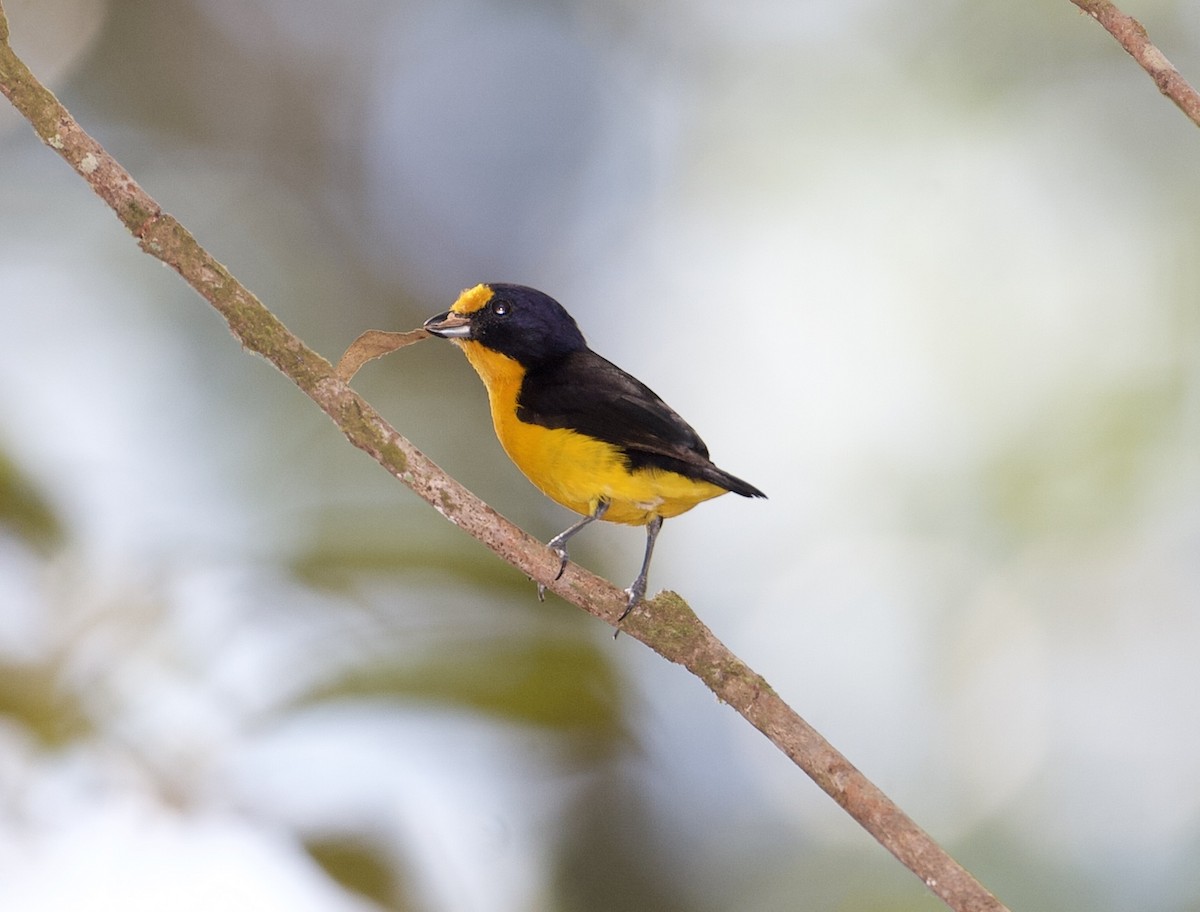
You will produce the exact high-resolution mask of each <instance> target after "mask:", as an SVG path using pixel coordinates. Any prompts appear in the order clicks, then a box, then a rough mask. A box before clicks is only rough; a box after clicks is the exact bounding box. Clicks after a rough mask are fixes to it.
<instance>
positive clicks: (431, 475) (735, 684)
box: [0, 2, 1006, 912]
mask: <svg viewBox="0 0 1200 912" xmlns="http://www.w3.org/2000/svg"><path fill="white" fill-rule="evenodd" d="M7 39H8V25H7V22H6V20H5V17H4V9H3V3H2V2H0V91H3V93H4V94H5V95H6V96H7V97H8V98H9V99H10V100H11V101H12V103H13V105H15V106H16V107H17V108H18V110H20V111H21V113H22V114H23V115H24V116H25V117H26V119H28V120H29V122H30V123H31V124H32V125H33V128H34V130H35V131H36V132H37V134H38V136H40V137H41V138H42V141H43V142H45V143H46V144H47V145H49V146H50V147H51V148H53V149H54V150H55V151H57V152H58V154H59V155H61V156H62V157H63V158H64V159H65V160H66V161H67V162H68V163H69V164H70V165H71V167H72V168H74V169H75V171H76V172H77V173H78V174H79V175H80V176H81V177H83V179H84V180H86V181H87V182H88V183H89V184H91V186H92V188H93V190H95V191H96V193H97V194H99V195H100V197H101V198H103V199H104V200H105V202H107V203H108V205H109V206H110V207H112V209H113V211H114V212H115V213H116V214H117V217H118V218H119V219H120V220H121V222H122V223H123V224H124V225H125V226H126V227H127V228H128V229H129V230H130V232H131V233H132V234H133V235H134V236H135V237H136V238H137V239H138V243H139V245H140V246H141V248H142V249H143V250H144V251H146V252H147V253H149V254H150V255H151V256H154V257H156V258H158V259H159V260H161V261H162V262H164V263H166V264H167V265H169V266H171V267H172V268H173V269H175V270H176V271H178V272H179V274H180V275H181V276H182V277H183V278H184V279H185V280H186V281H187V282H188V284H190V285H191V286H192V287H193V288H194V289H195V290H196V291H197V292H199V294H200V295H201V296H202V297H203V298H204V299H205V300H206V301H208V302H209V303H210V304H212V306H213V307H215V308H216V309H217V310H218V311H219V312H220V313H221V315H222V316H223V317H224V318H225V320H226V322H227V323H228V324H229V328H230V330H231V331H232V333H233V335H234V336H235V337H236V338H237V339H238V340H239V341H240V342H241V343H242V345H244V346H245V347H246V348H248V349H249V350H251V351H252V352H255V353H257V354H259V355H262V356H263V357H264V358H266V359H267V360H268V361H270V362H271V363H272V364H274V365H275V366H276V367H277V368H278V369H279V370H280V371H281V372H282V373H283V374H285V375H286V376H287V377H288V378H290V379H291V380H292V382H294V383H295V384H296V385H297V386H298V387H300V389H302V390H303V391H304V392H305V393H306V394H308V396H310V397H311V398H312V399H313V401H314V402H316V403H317V405H319V406H320V407H321V408H322V409H323V410H324V411H325V413H326V414H328V415H329V417H330V418H332V419H333V421H334V422H335V423H336V424H337V426H338V427H339V428H340V429H341V431H342V433H343V434H345V435H346V438H347V439H348V440H349V441H350V442H351V443H352V444H354V445H355V446H356V447H359V448H360V449H362V450H364V451H366V452H367V453H369V454H370V455H371V456H372V457H373V458H374V459H376V460H377V461H378V462H379V463H380V464H381V465H382V466H383V467H384V468H385V469H387V470H388V471H389V472H391V473H392V474H393V475H394V476H396V478H398V479H399V480H400V481H402V482H403V483H404V484H406V485H408V487H410V488H411V489H412V490H413V491H415V492H416V493H417V494H418V495H419V496H421V497H422V498H424V499H425V500H426V501H427V502H428V503H430V504H431V505H432V506H433V507H434V508H435V509H436V510H437V511H438V512H440V513H441V514H442V515H443V516H445V517H446V518H447V519H449V520H450V521H451V522H453V523H455V524H456V525H458V526H459V527H460V528H462V529H463V530H464V531H466V532H468V533H469V534H470V535H472V536H474V537H475V538H477V539H478V540H479V541H481V542H483V544H485V545H487V546H488V547H489V548H490V549H491V550H492V551H494V552H495V553H496V554H497V555H499V556H500V557H501V558H503V559H504V560H506V561H508V562H509V563H510V564H512V565H513V566H514V567H516V568H518V569H519V570H521V571H523V572H524V573H526V574H527V575H529V576H530V577H532V578H533V579H534V580H536V581H537V582H540V583H543V584H544V585H545V586H546V588H547V589H550V590H551V591H552V592H555V593H556V594H558V595H560V596H561V597H562V598H564V599H565V600H567V601H569V602H571V603H573V604H575V605H577V606H579V607H580V608H583V609H584V610H586V611H588V612H590V613H592V614H593V615H595V616H596V617H599V618H602V619H604V620H605V621H607V622H608V623H610V624H612V623H615V621H616V618H617V616H618V615H619V614H620V613H621V611H622V610H623V609H624V605H625V595H624V593H623V592H621V591H620V590H619V589H617V587H615V586H613V585H612V584H611V583H609V582H607V581H605V580H603V579H600V578H599V577H597V576H595V575H593V574H591V573H589V572H587V571H586V570H584V569H582V568H580V567H579V566H578V565H576V564H573V563H572V564H568V565H567V568H566V572H565V573H563V574H562V577H561V578H556V576H557V574H558V571H559V560H558V558H557V556H555V555H554V554H553V553H552V552H550V551H549V550H548V549H547V548H546V547H545V546H544V545H543V544H542V543H541V542H539V541H537V540H536V539H534V538H532V537H531V536H529V535H527V534H526V533H525V532H523V531H521V530H520V529H519V528H517V527H516V526H514V525H513V524H512V523H510V522H509V521H508V520H506V519H504V518H503V517H502V516H500V515H499V514H498V513H496V512H495V511H494V510H493V509H492V508H491V507H489V506H488V505H487V504H485V503H484V502H483V501H481V500H480V499H479V498H477V497H475V496H474V495H473V494H471V492H469V491H468V490H467V489H466V488H464V487H463V486H462V485H460V484H459V483H458V482H457V481H455V480H454V479H453V478H451V477H450V476H448V475H446V474H445V473H444V472H443V471H442V470H441V469H439V468H438V467H437V466H436V465H434V463H433V462H432V461H430V460H429V459H428V458H427V457H426V456H425V455H424V454H423V453H421V452H420V451H419V450H418V449H417V448H416V447H414V446H413V445H412V444H411V443H409V441H408V440H406V439H405V438H404V437H402V436H400V434H398V433H397V432H396V431H395V430H394V429H393V428H392V427H391V426H390V425H389V424H388V423H387V422H386V421H385V420H384V419H383V418H382V417H381V416H380V415H379V414H378V413H377V412H376V411H375V410H374V409H373V408H372V407H371V406H370V405H368V404H367V403H366V402H365V401H364V400H363V399H361V398H360V397H359V396H358V394H356V393H355V392H354V391H353V390H352V389H350V387H349V386H347V385H346V384H345V383H344V382H343V381H342V380H341V379H339V377H338V376H337V375H336V374H335V372H334V370H333V368H332V367H331V365H330V364H329V362H328V361H326V360H325V359H324V358H322V357H321V356H320V355H318V354H317V353H316V352H314V351H312V350H311V349H309V348H308V347H307V346H306V345H305V344H304V343H303V342H302V341H301V340H300V339H298V338H296V337H295V336H294V335H292V334H291V333H290V332H289V331H288V329H287V328H286V327H285V326H284V325H283V323H281V322H280V321H279V319H278V318H276V317H275V315H274V314H272V313H271V312H270V311H269V310H267V309H266V308H265V307H264V306H263V305H262V303H261V302H259V300H258V299H257V298H256V297H254V295H252V294H251V293H250V292H249V291H247V290H246V289H245V288H244V287H243V286H242V285H241V284H240V283H239V282H238V281H237V280H236V279H235V278H233V276H232V275H230V273H229V272H228V270H226V269H225V267H224V266H222V265H221V264H220V263H218V262H217V261H216V260H214V259H213V258H212V256H210V255H209V253H208V252H207V251H206V250H204V248H202V247H201V246H200V245H199V244H198V243H197V242H196V240H195V238H193V237H192V235H191V234H189V233H188V231H187V230H186V229H185V228H184V227H183V226H182V225H181V224H179V222H178V221H176V220H175V219H174V218H173V217H172V216H170V215H168V214H167V213H165V212H163V211H162V208H161V207H160V206H159V205H158V204H157V203H156V202H155V201H154V200H153V199H152V198H151V197H150V196H149V195H148V194H146V192H145V191H144V190H142V188H141V187H139V186H138V184H137V183H136V182H135V181H134V180H133V178H132V177H131V176H130V175H129V173H128V172H127V171H126V170H125V169H124V168H123V167H121V165H120V164H119V163H118V162H117V161H116V160H115V159H114V158H113V157H112V156H111V155H109V154H108V152H106V151H105V150H104V149H103V148H102V147H101V146H100V144H99V143H97V142H96V141H95V140H94V139H92V137H90V136H89V135H88V134H87V133H86V132H84V130H83V129H82V128H81V127H80V126H79V124H78V123H77V122H76V121H75V120H74V119H73V118H72V117H71V115H70V114H69V113H68V112H67V110H66V109H65V108H64V107H63V106H62V105H61V104H60V103H59V101H58V100H57V99H56V98H55V97H54V96H53V94H51V93H50V92H49V91H48V90H47V89H46V88H45V87H44V86H42V85H41V84H40V83H39V82H38V81H37V80H36V79H35V78H34V77H33V75H32V74H31V73H30V72H29V70H28V68H26V67H25V65H24V63H22V62H21V61H20V60H19V59H18V58H17V57H16V55H15V54H14V53H13V51H12V49H11V48H10V47H9V45H8V40H7ZM622 629H623V630H625V631H627V632H628V633H629V635H630V636H633V637H635V638H637V639H639V640H641V641H642V642H643V643H645V644H646V645H647V646H649V647H650V648H651V649H654V650H655V651H656V652H658V653H659V654H660V655H662V656H664V657H665V658H667V659H669V660H670V661H672V662H677V663H678V664H680V665H683V666H684V667H685V668H687V669H688V670H689V671H691V672H692V674H694V675H696V676H697V677H699V678H700V679H701V680H703V681H704V683H705V684H706V685H707V686H708V687H709V688H710V689H711V690H712V692H713V693H714V694H716V695H717V697H718V698H719V699H721V700H722V701H723V702H725V703H728V704H729V705H730V706H732V707H733V708H734V709H735V710H737V712H739V713H740V714H741V715H742V716H744V717H745V718H746V719H747V720H748V721H749V722H750V723H751V724H752V725H753V726H754V727H755V728H757V729H758V730H759V731H761V732H762V733H763V734H765V735H766V736H767V738H769V739H770V740H771V742H772V743H774V744H775V745H776V746H778V747H779V749H780V750H781V751H783V752H784V753H785V754H786V755H787V756H788V757H790V758H791V759H792V760H793V761H794V762H795V763H796V764H797V765H798V766H799V767H800V768H801V769H803V770H804V771H805V772H806V773H807V774H808V775H809V776H810V777H811V778H812V779H813V781H815V782H816V783H817V784H818V785H819V786H820V787H821V788H822V789H823V790H824V791H825V792H826V793H828V794H829V795H830V796H831V797H832V798H833V799H834V800H835V801H836V802H837V803H838V804H840V805H841V806H842V807H843V808H844V809H845V810H846V811H847V813H849V814H850V815H851V816H852V817H853V818H854V819H855V820H857V821H858V822H859V823H860V824H861V825H862V826H863V828H864V829H866V830H867V831H868V832H869V833H870V834H871V835H872V836H874V837H875V838H876V839H877V840H878V841H879V842H880V843H881V844H882V845H883V846H884V847H885V848H887V849H888V851H890V852H891V853H892V854H893V855H895V856H896V858H898V859H899V860H900V861H901V862H902V863H904V864H905V865H906V866H907V867H908V868H910V869H911V870H912V871H913V872H914V873H915V874H916V875H917V876H918V877H920V878H921V880H922V881H923V882H924V883H925V884H926V886H928V888H929V889H930V890H932V891H933V892H934V893H935V894H936V895H938V896H939V897H941V898H942V899H943V900H944V901H945V902H946V904H947V905H948V906H950V907H951V908H952V909H955V910H957V912H1006V910H1005V907H1004V906H1003V905H1001V904H1000V902H999V901H998V900H997V899H996V898H995V897H993V896H992V895H991V894H990V893H988V892H987V890H985V889H984V888H983V887H982V886H981V885H980V884H979V883H978V881H976V880H975V878H973V877H972V876H971V875H970V874H969V873H968V872H967V871H966V870H964V869H963V868H962V867H961V866H960V865H959V864H958V863H957V862H955V861H954V859H953V858H951V857H950V856H949V854H947V852H946V851H945V850H944V849H943V848H942V847H941V846H939V845H938V844H937V843H936V842H934V841H933V839H931V838H930V837H929V835H928V834H927V833H925V832H924V831H923V830H921V828H920V827H918V826H917V825H916V824H915V823H914V822H913V821H912V820H911V819H910V818H909V817H908V816H907V815H906V814H905V813H904V812H903V811H901V810H900V808H899V807H897V806H896V805H895V803H893V802H892V801H891V800H890V799H889V798H888V797H887V796H886V795H884V794H883V792H881V791H880V790H879V789H878V788H876V786H875V785H873V784H872V783H871V782H870V781H869V780H868V779H867V778H866V777H865V776H863V775H862V773H860V772H859V771H858V770H857V769H855V768H854V767H853V766H852V765H851V764H850V762H849V761H848V760H847V759H846V758H845V757H844V756H842V755H841V754H840V753H839V752H838V751H837V750H835V749H834V747H833V746H832V745H831V744H829V742H828V741H826V740H825V739H824V738H822V737H821V735H820V734H818V733H817V732H816V731H815V730H814V729H813V728H812V727H811V726H810V725H809V724H808V723H807V722H805V721H804V720H803V719H802V718H801V717H800V716H799V715H797V714H796V712H795V711H794V710H793V709H792V708H791V707H789V706H788V705H787V704H786V703H785V702H784V701H783V700H782V699H781V698H780V697H779V695H778V694H776V693H775V691H774V690H772V689H771V687H770V685H769V684H767V682H766V681H765V680H763V678H762V677H760V676H759V675H758V674H756V673H755V672H754V671H752V670H751V669H750V668H748V667H747V666H746V664H745V663H744V662H742V661H741V660H740V659H738V658H737V656H735V655H733V653H731V652H730V651H729V650H728V649H727V648H726V647H725V646H724V644H722V643H721V642H720V641H719V640H718V639H717V638H716V637H714V636H713V634H712V632H711V631H710V630H709V629H708V628H707V627H706V626H705V625H704V624H702V623H701V622H700V620H699V619H698V618H697V617H696V615H695V614H694V613H693V612H692V610H691V609H690V608H689V607H688V606H687V604H686V603H685V602H684V601H683V599H681V598H680V597H679V596H677V595H675V594H674V593H669V592H668V593H662V594H660V595H659V596H658V597H657V598H655V599H653V600H652V601H650V602H649V603H648V604H647V606H646V610H645V611H643V612H640V613H638V614H635V615H634V616H632V617H631V618H630V619H629V620H628V621H626V622H625V624H624V625H623V626H622Z"/></svg>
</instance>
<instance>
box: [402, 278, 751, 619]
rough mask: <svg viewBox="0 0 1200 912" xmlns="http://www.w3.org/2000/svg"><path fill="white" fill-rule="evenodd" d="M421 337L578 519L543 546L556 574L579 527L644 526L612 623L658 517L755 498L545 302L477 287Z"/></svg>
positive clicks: (527, 292) (534, 476)
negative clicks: (467, 373)
mask: <svg viewBox="0 0 1200 912" xmlns="http://www.w3.org/2000/svg"><path fill="white" fill-rule="evenodd" d="M425 328H426V329H427V330H428V331H429V332H431V333H433V334H434V335H436V336H441V337H442V338H445V339H449V340H450V341H452V342H454V343H455V344H456V345H458V347H459V348H461V349H462V350H463V353H464V354H465V355H466V356H467V360H468V361H469V362H470V363H471V366H472V367H474V368H475V371H476V373H478V374H479V377H480V379H481V380H483V384H484V386H486V387H487V391H488V399H489V400H490V403H491V409H492V423H493V425H494V426H495V428H496V436H497V437H499V438H500V443H501V445H502V446H503V447H504V450H505V452H506V453H508V455H509V458H510V459H512V461H513V462H514V463H516V465H517V468H519V469H520V470H521V471H522V472H524V473H525V475H526V477H527V478H528V479H529V480H530V481H532V482H533V483H534V484H535V485H536V486H537V487H538V488H540V489H541V491H542V493H544V494H545V495H546V496H547V497H549V498H550V499H551V500H553V501H555V502H557V503H559V504H561V505H562V506H564V507H566V508H567V509H568V510H573V511H575V512H576V513H579V514H580V515H581V516H582V517H583V518H582V519H581V520H579V521H578V522H577V523H575V524H574V525H572V526H571V527H570V528H568V529H566V530H564V531H563V532H561V533H560V534H559V535H556V536H555V537H554V538H552V539H551V540H550V542H549V547H550V548H551V549H553V550H554V552H555V553H556V554H557V555H558V557H559V560H560V561H561V563H560V565H559V575H560V576H561V575H562V571H563V570H564V569H565V568H566V565H567V541H568V540H569V539H570V538H571V537H572V536H573V535H575V534H576V533H577V532H579V531H580V530H581V529H583V528H584V527H585V526H587V525H588V524H589V523H592V522H594V521H595V520H597V519H603V520H606V521H608V522H614V523H625V524H627V525H631V526H643V525H644V526H645V527H646V554H645V558H644V559H643V561H642V569H641V571H640V572H639V573H638V575H637V579H635V580H634V581H633V583H632V585H630V587H629V589H628V590H627V592H628V594H629V599H628V601H627V603H626V606H625V610H624V612H622V614H621V616H620V618H618V623H619V622H620V621H621V620H624V619H625V617H626V616H627V615H628V614H629V612H630V611H632V610H633V608H634V606H635V605H637V603H638V602H639V601H640V600H641V599H642V597H643V596H644V595H645V593H646V577H647V574H648V573H649V570H650V557H651V555H652V554H653V551H654V542H655V539H656V538H657V536H658V532H659V529H661V528H662V523H663V520H664V519H670V518H671V517H673V516H678V515H679V514H680V513H683V512H685V511H687V510H690V509H691V508H692V507H694V506H696V504H698V503H701V502H703V501H705V500H709V499H711V498H713V497H718V496H720V495H721V494H724V493H726V492H727V491H733V492H734V493H735V494H741V495H742V496H743V497H766V495H765V494H763V492H762V491H760V490H758V488H756V487H754V486H753V485H751V484H748V483H747V482H744V481H742V480H741V479H740V478H737V477H735V476H733V475H730V474H729V473H728V472H726V471H724V470H723V469H719V468H717V467H716V466H715V465H714V464H713V463H712V461H711V460H710V459H709V458H708V448H707V447H706V446H705V445H704V441H702V440H701V439H700V437H699V435H698V434H697V433H696V432H695V431H694V430H692V428H691V426H690V425H689V424H688V423H687V422H686V421H684V420H683V419H682V418H680V417H679V416H678V415H677V414H676V413H675V412H674V411H673V410H672V409H671V408H670V406H668V405H667V404H666V403H665V402H663V401H662V399H660V398H659V397H658V396H657V395H656V394H655V393H654V392H653V391H652V390H651V389H650V388H649V387H648V386H646V385H645V384H644V383H642V382H641V381H640V380H638V379H636V378H634V377H632V376H630V375H629V374H627V373H625V371H623V370H621V369H620V368H619V367H617V366H616V365H615V364H613V363H612V362H610V361H607V360H605V359H604V358H602V357H600V355H598V354H596V353H595V352H594V351H592V350H591V349H590V348H588V346H587V342H586V341H584V338H583V334H582V333H581V332H580V331H579V327H578V326H577V325H576V323H575V320H574V319H573V318H572V317H571V315H570V314H569V313H567V312H566V310H565V309H563V306H562V305H561V304H559V303H558V302H557V301H555V300H554V299H553V298H551V297H550V296H549V295H546V294H543V293H542V292H540V291H537V290H536V289H533V288H528V287H526V286H524V285H507V284H498V283H493V284H488V285H476V286H475V287H474V288H468V289H467V290H466V291H464V292H463V293H462V294H461V295H459V297H458V300H457V301H455V302H454V306H453V307H451V308H450V309H449V310H448V311H446V312H445V313H441V314H438V315H437V316H435V317H431V318H430V319H429V320H427V321H426V322H425ZM543 588H544V587H542V586H539V587H538V594H539V595H541V594H542V593H543Z"/></svg>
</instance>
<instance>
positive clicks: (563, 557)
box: [537, 539, 567, 602]
mask: <svg viewBox="0 0 1200 912" xmlns="http://www.w3.org/2000/svg"><path fill="white" fill-rule="evenodd" d="M547 547H548V548H549V549H550V550H551V551H553V552H554V553H555V554H557V555H558V572H557V573H556V574H554V579H555V581H556V582H557V581H558V580H560V579H562V575H563V573H564V572H565V571H566V569H567V549H566V547H564V546H563V545H560V544H556V543H555V541H554V539H551V540H550V542H549V544H548V545H547ZM537 589H538V601H539V602H544V601H546V584H545V583H538V584H537Z"/></svg>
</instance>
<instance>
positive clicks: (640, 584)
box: [617, 516, 663, 624]
mask: <svg viewBox="0 0 1200 912" xmlns="http://www.w3.org/2000/svg"><path fill="white" fill-rule="evenodd" d="M662 524H663V521H662V517H661V516H656V517H654V519H652V520H650V522H648V523H646V556H645V557H644V558H643V559H642V569H641V572H640V573H638V575H637V579H635V580H634V581H633V584H632V585H631V586H630V587H629V588H628V589H627V590H626V591H627V592H628V593H629V601H628V602H626V603H625V610H624V611H622V612H621V616H620V617H619V618H617V623H618V624H619V623H621V621H623V620H625V618H626V617H628V616H629V612H631V611H632V610H633V609H634V606H636V605H637V603H638V602H640V601H641V600H642V597H643V596H644V595H645V594H646V577H647V576H648V575H649V573H650V558H651V556H652V555H653V554H654V541H655V539H657V538H658V530H659V529H661V528H662Z"/></svg>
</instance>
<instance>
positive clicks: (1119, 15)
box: [1071, 0, 1200, 126]
mask: <svg viewBox="0 0 1200 912" xmlns="http://www.w3.org/2000/svg"><path fill="white" fill-rule="evenodd" d="M1071 2H1072V3H1074V4H1075V5H1076V6H1077V7H1079V8H1080V9H1081V10H1083V11H1084V12H1085V13H1087V14H1088V15H1089V16H1091V17H1092V18H1093V19H1095V20H1096V21H1097V22H1099V23H1100V24H1101V25H1102V26H1104V27H1105V28H1106V29H1107V30H1108V32H1109V34H1110V35H1112V36H1113V37H1114V38H1116V39H1117V41H1118V42H1119V43H1120V45H1121V47H1123V48H1125V50H1126V51H1128V52H1129V56H1131V57H1132V58H1133V59H1134V60H1136V61H1137V62H1138V63H1139V64H1140V65H1141V67H1142V69H1143V70H1145V71H1146V72H1147V73H1149V74H1150V78H1151V79H1153V80H1154V84H1155V85H1157V86H1158V90H1159V91H1160V92H1162V93H1163V94H1164V95H1166V96H1167V97H1168V98H1170V99H1171V101H1173V102H1175V104H1176V105H1177V106H1178V107H1179V110H1181V111H1183V113H1184V114H1186V115H1187V116H1188V118H1189V119H1190V120H1191V121H1192V123H1194V124H1196V126H1200V94H1197V93H1196V90H1195V89H1193V88H1192V87H1191V86H1190V85H1189V84H1188V81H1187V80H1186V79H1184V78H1183V76H1182V75H1180V73H1179V71H1178V70H1177V69H1175V67H1174V66H1172V65H1171V61H1169V60H1167V58H1166V56H1165V55H1164V54H1163V52H1162V51H1160V50H1159V49H1158V48H1156V47H1155V46H1154V45H1153V44H1151V43H1150V36H1149V35H1148V34H1146V30H1145V29H1144V28H1143V27H1142V24H1141V23H1140V22H1138V21H1137V20H1136V19H1134V18H1133V17H1132V16H1127V15H1126V14H1125V13H1123V12H1121V11H1120V10H1119V9H1117V7H1116V6H1115V5H1114V4H1113V3H1111V2H1110V0H1071Z"/></svg>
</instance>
